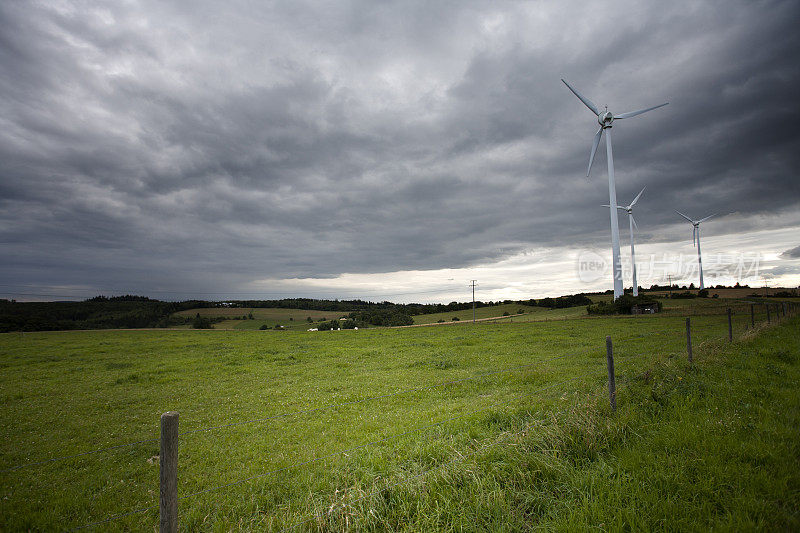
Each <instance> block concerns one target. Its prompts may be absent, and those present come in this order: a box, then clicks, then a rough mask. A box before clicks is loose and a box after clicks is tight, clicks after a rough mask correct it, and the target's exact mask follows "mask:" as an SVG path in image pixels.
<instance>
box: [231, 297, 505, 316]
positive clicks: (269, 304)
mask: <svg viewBox="0 0 800 533" xmlns="http://www.w3.org/2000/svg"><path fill="white" fill-rule="evenodd" d="M502 303H514V302H513V301H511V300H507V301H505V302H475V307H487V306H492V305H500V304H502ZM218 305H220V306H225V307H245V308H247V307H264V308H280V309H304V310H312V311H341V312H342V313H349V312H355V311H379V310H387V311H393V312H399V313H402V314H405V315H409V316H411V315H429V314H432V313H449V312H452V311H463V310H465V309H472V302H450V303H449V304H419V303H410V304H398V303H394V302H388V301H383V302H370V301H367V300H315V299H312V298H284V299H282V300H236V301H232V302H225V303H222V304H218Z"/></svg>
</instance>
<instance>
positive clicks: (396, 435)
mask: <svg viewBox="0 0 800 533" xmlns="http://www.w3.org/2000/svg"><path fill="white" fill-rule="evenodd" d="M580 377H581V376H575V377H573V378H570V379H568V380H565V381H560V382H557V383H551V384H549V385H546V386H544V387H540V388H538V389H536V390H533V391H530V392H526V393H524V394H520V395H517V396H515V397H513V398H510V399H508V400H506V401H505V402H495V403H493V404H491V405H488V406H486V407H482V408H480V409H475V410H472V411H469V412H467V413H462V414H460V415H456V416H452V417H449V418H446V419H444V420H440V421H438V422H433V423H431V424H425V425H422V426H417V427H416V428H414V429H411V430H408V431H403V432H399V433H394V434H392V435H389V436H387V437H384V438H381V439H375V440H372V441H369V442H365V443H363V444H359V445H358V446H353V447H351V448H345V449H343V450H339V451H336V452H333V453H329V454H326V455H320V456H318V457H314V458H313V459H309V460H307V461H302V462H299V463H293V464H291V465H288V466H283V467H280V468H276V469H273V470H269V471H267V472H262V473H261V474H256V475H254V476H250V477H248V478H244V479H240V480H237V481H232V482H230V483H225V484H223V485H218V486H216V487H210V488H208V489H203V490H200V491H197V492H193V493H191V494H186V495H184V496H181V497H179V498H178V500H184V499H187V498H192V497H194V496H198V495H200V494H205V493H207V492H215V491H218V490H222V489H225V488H228V487H233V486H236V485H241V484H243V483H247V482H248V481H252V480H254V479H259V478H262V477H266V476H270V475H272V474H276V473H278V472H284V471H286V470H290V469H292V468H297V467H300V466H306V465H309V464H313V463H317V462H319V461H324V460H325V459H330V458H332V457H336V456H339V455H344V454H347V453H350V452H354V451H357V450H361V449H363V448H368V447H369V446H374V445H376V444H381V443H384V442H387V441H390V440H394V439H397V438H400V437H404V436H407V435H411V434H414V433H419V432H421V431H425V430H428V429H432V428H434V427H438V426H442V425H444V424H446V423H448V422H452V421H454V420H458V419H462V418H467V417H469V416H472V415H474V414H477V413H480V412H483V411H488V410H489V409H493V408H496V407H500V406H505V405H507V404H508V403H509V402H512V401H514V400H519V399H520V398H523V397H525V396H530V395H532V394H535V393H537V392H542V391H544V390H547V389H550V388H553V387H555V386H557V385H565V384H567V383H571V382H573V381H576V380H578V379H580Z"/></svg>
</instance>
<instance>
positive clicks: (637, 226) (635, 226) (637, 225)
mask: <svg viewBox="0 0 800 533" xmlns="http://www.w3.org/2000/svg"><path fill="white" fill-rule="evenodd" d="M631 222H633V227H634V228H636V229H639V224H637V223H636V219H635V218H633V215H631Z"/></svg>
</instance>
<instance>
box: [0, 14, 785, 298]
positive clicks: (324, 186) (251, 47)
mask: <svg viewBox="0 0 800 533" xmlns="http://www.w3.org/2000/svg"><path fill="white" fill-rule="evenodd" d="M604 7H605V8H606V9H605V11H606V12H608V16H609V17H612V19H613V20H620V21H623V22H620V23H619V24H614V25H612V26H609V25H608V24H604V23H602V21H599V22H598V20H597V17H596V16H595V15H594V14H593V15H591V16H589V15H587V14H585V13H583V10H582V7H581V6H580V5H579V4H577V3H576V4H573V3H570V2H566V3H561V2H554V3H545V4H537V5H536V6H535V7H532V6H526V5H524V4H496V5H495V4H490V5H487V4H483V3H469V2H454V3H437V4H433V5H431V4H430V3H413V2H412V3H381V4H375V3H374V2H355V1H354V2H342V3H336V4H333V5H330V6H326V7H320V6H319V5H318V4H314V3H302V2H293V3H291V4H276V5H269V6H268V5H264V6H253V5H252V4H244V3H237V2H233V3H226V4H225V7H224V8H221V7H220V6H219V5H218V4H215V3H204V2H197V3H194V4H193V5H192V9H191V10H184V9H181V8H180V7H179V6H177V5H171V4H162V3H150V2H141V3H130V4H125V5H122V4H120V5H116V4H113V5H108V6H101V5H93V4H91V3H89V4H80V5H78V4H76V5H74V6H73V5H71V4H69V3H65V4H64V5H62V6H61V7H60V8H59V9H56V8H54V7H49V6H48V5H46V4H41V5H33V4H14V3H6V4H4V5H3V6H2V7H0V20H2V29H0V66H2V68H3V72H4V75H3V77H2V79H0V87H1V88H2V94H3V96H2V99H1V100H0V110H2V116H3V117H4V119H3V120H4V124H3V125H4V127H3V128H2V131H0V157H2V158H3V161H4V166H3V169H2V170H0V242H2V243H3V247H4V255H5V256H6V257H11V258H12V259H11V260H10V261H8V262H7V263H6V264H4V265H3V266H2V267H0V271H2V272H3V274H4V277H5V278H6V279H8V280H9V282H16V283H20V284H31V283H32V284H35V283H45V282H46V283H49V284H68V283H70V284H81V283H84V284H89V283H92V282H97V283H100V284H102V283H105V284H106V286H117V287H118V286H121V285H124V286H126V287H130V286H132V287H140V288H141V289H142V290H148V289H153V290H155V289H156V288H160V289H162V290H167V288H168V287H173V288H176V287H177V288H179V289H181V290H186V291H201V290H203V289H204V288H205V289H206V290H208V287H209V286H214V287H218V288H219V290H220V291H224V290H235V289H236V287H238V286H240V285H241V284H243V283H246V282H248V281H251V280H253V279H263V278H281V277H294V276H317V277H329V276H335V275H336V274H338V273H341V272H383V271H395V270H401V269H435V268H447V267H459V266H465V265H474V264H477V263H479V262H483V261H491V260H496V259H499V258H502V257H504V256H506V255H508V254H509V253H513V252H514V251H521V250H525V249H536V248H538V247H543V246H554V245H564V244H569V245H586V246H589V245H593V244H598V243H603V244H604V243H605V242H606V241H607V235H606V233H607V225H608V215H607V212H606V211H605V210H604V209H603V208H600V207H599V205H600V204H602V203H606V202H607V200H608V196H607V184H606V178H605V154H604V153H603V151H602V146H601V152H600V153H599V154H598V158H597V160H596V162H595V167H594V169H593V173H592V177H591V178H590V179H589V180H586V179H585V178H584V177H583V174H584V172H585V165H586V162H587V159H588V152H589V147H590V143H591V139H592V136H593V135H594V132H595V130H596V122H595V121H594V118H593V117H592V116H591V114H590V113H589V112H588V111H587V110H586V109H585V108H583V106H582V105H581V104H580V102H579V101H578V100H576V99H575V98H574V97H573V96H572V94H570V93H569V91H567V90H566V88H565V87H563V85H562V84H561V82H560V81H559V78H561V77H566V78H567V79H568V80H569V81H570V82H571V83H573V84H574V85H575V86H576V87H578V88H579V89H580V90H581V91H583V92H584V93H585V94H587V95H588V96H590V97H591V98H593V99H594V100H595V101H596V102H597V103H598V104H605V103H608V104H609V106H610V108H611V109H612V110H613V111H615V112H620V111H623V110H629V109H636V108H640V107H644V106H647V105H653V104H656V103H660V102H661V101H666V100H669V101H670V106H668V107H667V108H664V109H661V110H658V111H654V112H653V113H651V114H648V115H644V116H642V117H638V118H636V119H632V120H630V121H624V122H622V123H619V125H618V126H619V127H615V128H614V129H613V135H614V146H615V159H616V166H617V190H618V196H619V199H620V201H624V200H626V199H630V198H632V197H633V195H635V194H636V193H637V192H638V190H640V189H641V187H643V186H644V185H647V187H648V189H647V192H646V193H645V196H644V197H643V199H642V202H641V204H640V206H641V215H640V216H639V217H638V218H639V222H640V224H641V225H644V226H645V228H643V230H644V231H643V237H644V238H650V239H652V240H658V239H677V238H681V239H682V238H683V234H680V235H679V234H677V233H675V232H676V231H678V230H676V229H674V228H675V227H677V226H676V224H678V223H679V222H680V220H679V219H676V215H674V212H673V211H672V209H673V208H678V209H680V210H681V211H684V212H687V214H690V215H691V216H703V215H704V214H708V213H711V212H718V213H720V214H723V215H724V214H728V213H737V216H741V217H748V216H750V217H752V216H755V215H759V214H763V213H768V212H791V211H793V210H797V207H798V201H799V200H800V190H798V185H797V180H796V176H795V171H796V169H797V168H798V163H800V161H799V160H798V156H797V154H798V153H800V146H798V144H800V142H799V140H800V131H798V120H797V119H798V118H800V117H798V109H797V106H796V104H795V103H794V101H795V97H794V93H795V92H796V87H797V84H798V81H800V80H798V73H797V69H796V66H795V62H796V59H795V58H796V57H797V54H798V51H800V42H799V41H798V40H799V39H800V36H798V35H797V32H796V31H795V30H794V28H795V27H796V24H797V22H798V13H800V9H799V8H798V7H797V6H796V3H794V2H768V3H766V4H763V5H762V4H751V3H747V2H734V3H728V4H725V5H718V4H714V3H708V4H690V3H683V2H678V3H675V4H669V5H665V6H655V5H654V6H649V7H647V8H641V12H639V13H637V16H636V17H630V18H629V17H625V16H623V15H625V14H626V12H627V10H628V7H629V6H627V5H626V4H625V3H621V2H609V3H607V4H606V5H605V6H604ZM598 11H603V10H598ZM594 12H595V10H593V13H594ZM643 222H645V224H642V223H643ZM734 226H735V225H731V226H730V227H725V226H723V225H717V226H716V227H715V231H719V232H726V231H733V228H734ZM755 229H758V228H755ZM176 290H177V289H176Z"/></svg>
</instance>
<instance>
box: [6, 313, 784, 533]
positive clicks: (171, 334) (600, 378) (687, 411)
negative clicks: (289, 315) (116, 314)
mask: <svg viewBox="0 0 800 533" xmlns="http://www.w3.org/2000/svg"><path fill="white" fill-rule="evenodd" d="M687 311H689V309H687ZM308 313H310V312H307V311H303V312H301V314H305V315H306V316H307V314H308ZM469 313H470V315H471V311H470V312H469ZM547 313H548V312H547V311H546V310H542V311H541V312H538V313H537V312H532V313H526V314H525V315H523V316H526V317H527V316H528V315H530V317H531V318H532V317H534V316H535V315H537V314H547ZM501 314H502V313H501ZM749 319H750V317H749V315H745V314H744V312H743V311H742V312H737V314H736V315H735V317H734V321H735V331H736V333H737V335H741V334H743V333H745V326H747V325H749ZM774 321H775V318H774V317H773V322H774ZM251 322H252V321H251ZM692 323H693V329H694V346H695V354H696V358H697V365H696V366H695V367H694V368H693V369H692V368H689V367H688V365H687V364H686V361H685V337H684V336H683V328H684V319H683V317H682V316H678V315H677V313H676V314H675V315H673V316H671V315H664V316H647V317H636V318H599V319H592V320H557V321H548V322H521V321H517V320H516V319H515V322H514V323H513V324H512V323H504V324H500V323H498V324H493V323H478V324H474V325H473V324H471V323H462V324H455V325H448V326H443V327H420V328H397V329H382V328H376V329H369V330H359V331H339V332H326V333H309V332H305V331H302V332H295V331H283V332H278V331H216V330H206V331H202V330H180V331H175V330H172V331H169V330H168V331H164V330H150V331H92V332H87V331H74V332H51V333H25V334H18V333H17V334H3V335H0V364H2V367H3V373H2V376H1V377H0V394H2V398H3V400H2V401H3V406H4V409H3V411H2V414H1V415H0V421H1V422H0V423H1V424H2V431H3V446H2V449H0V470H2V474H0V480H1V481H0V486H1V487H2V499H1V500H0V509H2V511H0V530H3V531H15V530H51V529H70V528H73V527H77V526H81V525H83V524H87V523H92V522H98V521H103V520H106V519H107V518H109V517H113V518H115V519H114V520H113V521H111V522H106V523H102V524H100V525H98V526H96V529H100V530H109V529H110V530H136V531H139V530H151V529H152V528H153V527H154V525H155V524H157V521H158V510H157V506H158V464H157V455H158V449H159V448H158V441H157V439H158V418H159V415H160V414H161V413H162V412H164V411H168V410H176V411H179V412H180V413H181V415H180V417H181V421H180V424H181V433H182V436H181V438H180V454H179V496H180V497H181V498H182V499H181V500H180V504H179V507H180V520H181V527H182V529H185V530H202V531H206V530H208V531H228V530H231V529H236V530H253V529H255V530H266V531H279V530H281V529H282V528H284V527H292V526H296V527H295V528H294V530H296V531H303V530H326V531H327V530H330V531H340V530H342V529H347V528H351V529H352V528H365V529H372V530H412V531H429V530H457V529H462V528H463V529H468V530H485V529H506V530H520V529H529V528H532V527H544V528H549V529H560V530H575V529H587V528H588V527H589V526H597V525H598V524H601V523H602V524H604V526H603V527H604V528H605V529H612V530H617V529H704V530H705V529H711V528H715V527H717V528H721V529H741V528H744V529H759V528H766V529H797V528H798V526H800V522H798V515H797V513H798V509H799V508H798V498H799V497H798V494H800V477H799V476H800V474H799V472H798V467H797V464H798V463H797V459H798V455H800V453H799V449H798V442H800V439H798V436H799V435H798V423H797V422H798V417H799V415H800V398H799V397H798V394H797V389H796V383H797V378H798V377H800V347H799V346H798V341H797V335H796V331H797V328H798V326H800V320H798V319H791V320H790V321H789V322H787V323H786V324H785V325H782V326H778V327H773V328H770V329H768V330H766V331H765V332H763V333H761V334H759V335H755V334H754V333H752V332H751V333H749V334H748V338H746V339H744V340H741V341H737V342H736V343H734V345H733V347H732V348H730V349H728V348H727V347H726V343H725V342H724V341H723V340H722V339H723V337H724V336H725V335H726V334H727V319H726V318H725V317H724V316H721V315H706V314H703V313H700V314H696V316H693V318H692ZM605 335H611V336H612V337H613V338H614V340H615V351H616V355H615V359H616V369H617V379H618V386H619V397H618V402H619V410H618V412H617V413H616V414H613V415H612V414H611V413H610V411H609V408H608V406H607V390H606V388H605V387H606V383H607V373H606V359H605V345H604V339H605ZM459 380H461V381H459ZM287 413H288V414H287ZM254 419H259V420H260V421H258V422H247V421H250V420H254ZM215 426H227V427H220V428H218V429H211V430H207V431H201V430H203V429H205V428H210V427H215ZM135 441H145V442H141V443H138V444H135V445H132V446H124V447H119V448H113V449H109V450H105V451H101V452H98V453H91V454H87V455H79V456H77V457H71V458H67V459H60V460H55V461H51V459H57V458H60V457H63V456H70V455H77V454H82V453H85V452H88V451H92V450H95V449H98V448H104V447H114V446H120V445H123V444H127V443H131V442H135ZM342 450H344V453H338V452H340V451H342ZM43 461H44V462H43ZM34 463H39V464H34ZM297 463H305V464H301V465H300V466H292V465H296V464H297ZM17 467H19V468H17ZM283 468H285V470H282V471H280V472H276V473H272V474H270V472H272V471H274V470H276V469H283ZM242 480H247V481H243V482H241V481H242ZM226 485H227V486H226ZM218 487H222V488H218ZM202 491H207V492H202ZM153 506H155V507H153ZM143 508H147V510H145V511H144V512H139V513H134V514H130V515H127V516H123V517H121V518H116V515H118V514H121V513H127V512H130V511H135V510H139V509H143Z"/></svg>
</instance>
